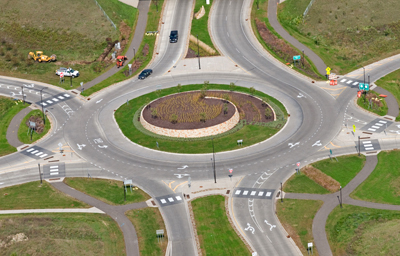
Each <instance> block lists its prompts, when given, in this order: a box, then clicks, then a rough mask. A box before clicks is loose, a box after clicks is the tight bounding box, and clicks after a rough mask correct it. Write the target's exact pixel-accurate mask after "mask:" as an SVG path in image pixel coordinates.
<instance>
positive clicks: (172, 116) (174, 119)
mask: <svg viewBox="0 0 400 256" xmlns="http://www.w3.org/2000/svg"><path fill="white" fill-rule="evenodd" d="M169 120H170V121H171V123H173V124H176V123H177V122H178V116H177V115H176V114H172V115H171V117H170V118H169Z"/></svg>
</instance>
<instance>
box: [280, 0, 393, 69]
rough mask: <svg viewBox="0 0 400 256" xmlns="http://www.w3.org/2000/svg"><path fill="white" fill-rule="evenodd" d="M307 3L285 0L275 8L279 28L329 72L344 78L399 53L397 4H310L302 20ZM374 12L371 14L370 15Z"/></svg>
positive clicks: (357, 0) (358, 1) (327, 1)
mask: <svg viewBox="0 0 400 256" xmlns="http://www.w3.org/2000/svg"><path fill="white" fill-rule="evenodd" d="M308 3H309V1H306V0H287V1H285V2H283V3H282V4H280V5H279V6H278V19H279V21H280V23H281V24H282V26H283V27H284V28H285V29H286V30H287V31H288V32H289V33H290V34H291V35H292V36H293V37H295V38H296V39H298V40H299V41H300V42H301V43H303V44H304V45H306V46H307V47H309V48H310V49H311V50H313V51H314V52H315V53H316V54H318V55H319V56H320V57H321V58H322V60H323V61H324V62H325V64H326V65H328V66H329V67H330V68H332V70H331V72H332V73H336V74H346V73H348V72H350V71H352V70H355V69H358V68H361V67H362V66H366V65H368V64H370V63H372V62H375V61H377V60H380V59H383V58H386V57H389V56H392V55H394V54H397V53H399V52H400V50H399V46H400V43H399V42H398V40H396V38H397V37H396V35H398V34H399V33H400V26H399V24H400V21H399V19H398V15H397V13H396V11H395V10H398V9H399V8H400V2H399V1H396V0H389V2H386V4H385V5H384V6H383V5H378V3H377V2H375V1H361V0H352V1H330V0H321V1H316V2H314V3H313V5H312V7H311V9H310V11H309V12H308V15H307V16H306V18H305V19H304V20H303V19H302V14H303V12H304V11H305V9H306V7H307V5H308ZM371 10H374V11H371Z"/></svg>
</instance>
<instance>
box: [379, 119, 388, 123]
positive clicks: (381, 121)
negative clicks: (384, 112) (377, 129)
mask: <svg viewBox="0 0 400 256" xmlns="http://www.w3.org/2000/svg"><path fill="white" fill-rule="evenodd" d="M379 123H383V124H386V123H387V122H386V121H383V120H380V121H379Z"/></svg>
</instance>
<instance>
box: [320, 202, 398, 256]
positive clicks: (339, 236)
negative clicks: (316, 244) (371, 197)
mask: <svg viewBox="0 0 400 256" xmlns="http://www.w3.org/2000/svg"><path fill="white" fill-rule="evenodd" d="M399 229H400V212H399V211H388V210H378V209H370V208H363V207H358V206H352V205H346V204H344V205H343V209H340V207H339V206H338V207H336V208H335V209H334V210H333V211H332V212H331V213H330V214H329V216H328V219H327V221H326V233H327V237H328V241H329V244H330V247H331V250H332V253H333V255H338V256H341V255H400V243H399Z"/></svg>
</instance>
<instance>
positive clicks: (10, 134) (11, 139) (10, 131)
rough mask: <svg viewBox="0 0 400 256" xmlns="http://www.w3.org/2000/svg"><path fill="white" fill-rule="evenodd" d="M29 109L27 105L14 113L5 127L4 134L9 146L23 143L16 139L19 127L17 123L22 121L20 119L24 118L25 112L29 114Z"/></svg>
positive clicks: (17, 145) (16, 146)
mask: <svg viewBox="0 0 400 256" xmlns="http://www.w3.org/2000/svg"><path fill="white" fill-rule="evenodd" d="M20 104H21V103H20ZM25 104H27V103H25ZM31 111H32V109H31V108H30V107H29V106H28V107H26V108H24V109H23V110H21V111H20V112H19V113H18V114H16V115H15V116H14V117H13V119H12V120H11V122H10V125H9V126H8V128H7V134H6V138H7V142H8V143H9V144H10V145H11V146H13V147H15V148H18V147H19V146H22V145H24V143H22V142H21V141H19V139H18V129H19V125H20V124H21V122H22V119H24V117H25V116H26V115H27V114H29V112H31Z"/></svg>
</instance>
